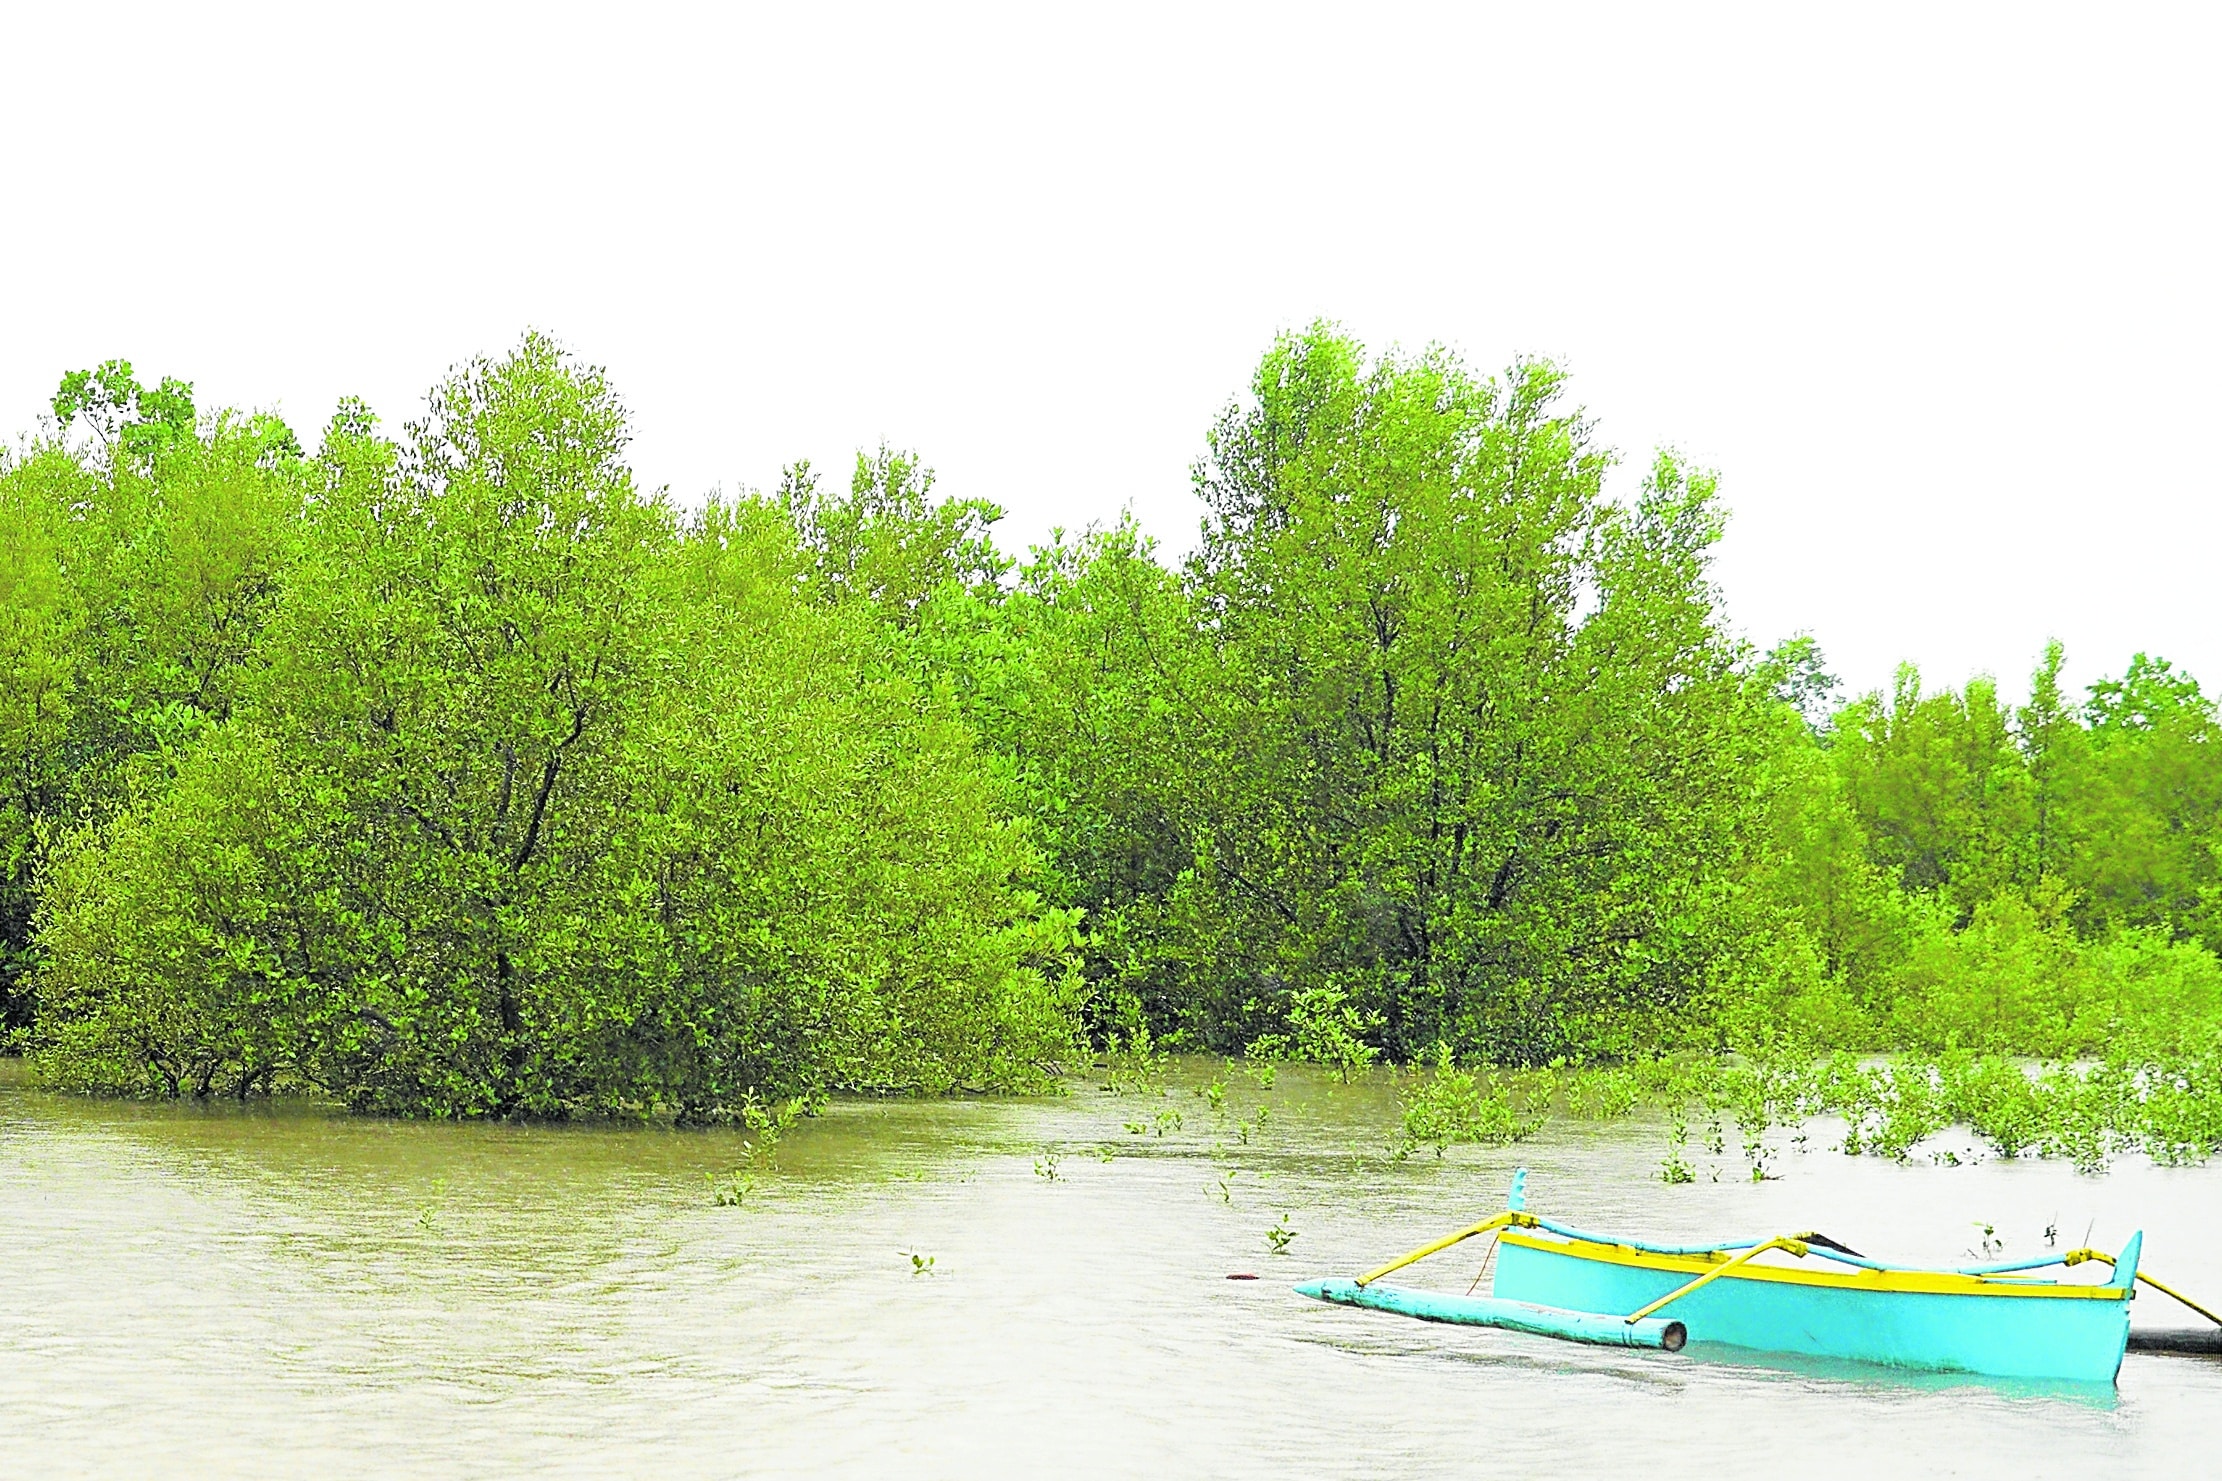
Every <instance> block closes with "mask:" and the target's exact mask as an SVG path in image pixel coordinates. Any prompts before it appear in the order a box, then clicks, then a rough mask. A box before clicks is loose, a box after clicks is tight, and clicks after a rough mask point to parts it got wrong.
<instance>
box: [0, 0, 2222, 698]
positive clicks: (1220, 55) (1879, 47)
mask: <svg viewBox="0 0 2222 1481" xmlns="http://www.w3.org/2000/svg"><path fill="white" fill-rule="evenodd" d="M5 9H6V13H5V16H4V18H0V69H4V70H0V163H4V166H5V186H6V193H5V195H4V196H0V202H4V203H5V204H4V205H0V293H4V294H5V303H4V307H5V316H4V319H0V426H4V427H7V428H11V429H15V430H24V431H27V430H29V429H30V428H32V427H33V425H34V424H35V421H36V418H37V417H38V415H39V414H40V412H41V410H42V409H43V407H44V405H45V403H46V400H47V398H48V397H49V396H50V395H51V394H52V391H53V388H54V383H55V381H56V380H57V378H58V377H59V375H60V373H61V372H62V371H64V370H66V369H69V368H72V367H76V366H82V365H89V364H91V363H94V362H95V361H98V360H100V359H103V358H107V357H110V356H122V357H125V358H128V359H130V360H132V361H133V362H134V363H135V365H136V366H137V367H138V369H139V371H140V372H141V374H142V377H144V378H153V377H157V376H161V375H166V374H167V375H178V376H181V377H183V378H185V379H188V380H191V381H193V382H194V383H195V384H196V386H197V387H198V388H199V392H200V396H201V400H202V403H203V404H204V405H208V404H215V403H231V404H241V405H252V406H262V407H274V408H276V409H278V410H280V411H282V412H283V413H284V414H285V415H286V416H287V417H288V418H289V419H291V420H292V421H293V422H294V423H295V425H296V427H297V428H298V429H300V430H301V431H302V432H303V434H304V436H306V437H311V438H312V439H313V434H314V432H315V431H316V430H317V429H318V428H320V427H321V425H322V423H323V421H324V419H325V418H326V417H327V416H328V415H329V413H330V411H331V408H332V405H333V402H334V401H335V400H336V398H338V397H339V396H341V395H344V394H359V395H362V396H364V397H367V398H368V399H369V400H370V401H371V403H372V404H373V405H374V406H375V407H376V408H377V409H378V410H379V412H380V413H381V414H382V415H383V416H385V417H386V418H387V419H388V420H389V422H392V423H399V422H400V421H401V420H403V419H405V418H407V417H409V416H411V415H414V414H415V412H416V410H417V408H418V406H419V405H420V404H421V399H422V396H423V392H424V390H425V388H426V387H427V386H428V385H430V384H431V382H432V381H433V380H434V379H436V378H437V377H438V376H439V374H440V373H441V372H442V370H443V369H444V368H445V367H446V366H447V365H449V364H450V363H452V362H454V361H456V360H458V359H461V358H463V357H466V356H469V355H472V354H476V353H481V352H499V351H500V350H502V349H503V348H505V347H506V346H508V345H509V344H511V343H512V342H513V341H514V340H515V339H516V337H517V335H518V334H519V333H520V331H521V330H523V329H524V328H525V327H526V326H528V325H529V326H534V327H538V328H541V329H545V330H547V331H549V332H550V333H553V334H554V335H556V336H557V337H558V338H560V339H562V340H563V341H565V342H566V343H567V344H568V345H570V346H571V347H572V348H573V349H574V350H576V351H577V352H578V353H579V354H580V355H582V356H583V357H585V358H587V359H590V360H592V361H595V362H598V363H600V364H603V365H606V366H607V367H608V368H609V370H610V372H611V374H612V376H613V378H614V379H615V381H616V383H617V385H618V386H619V388H620V390H621V392H622V393H623V395H624V397H625V399H626V401H627V402H628V404H629V405H630V406H631V407H632V409H633V412H634V414H635V424H636V428H637V435H636V441H635V444H634V452H635V454H636V457H635V463H636V467H637V469H638V470H639V472H640V474H641V476H642V478H643V480H644V481H645V482H647V483H649V484H651V485H668V486H669V487H670V488H671V490H672V491H673V493H674V495H676V496H677V497H679V498H680V499H682V500H687V501H693V500H697V499H699V498H700V496H701V494H702V493H703V491H705V490H707V489H709V488H711V487H713V486H719V485H722V486H724V487H727V488H733V487H736V486H753V487H764V486H768V485H770V484H771V483H772V482H773V481H774V480H775V479H776V477H777V474H778V470H779V468H780V466H781V465H782V464H783V463H785V462H788V461H791V460H793V459H795V458H798V457H808V458H811V459H812V460H814V461H816V462H817V463H819V464H820V465H821V466H826V467H831V468H833V469H835V470H845V469H846V467H847V465H848V462H849V460H850V459H851V458H852V457H853V454H854V449H856V448H857V447H859V446H861V445H870V444H876V443H878V442H879V441H880V440H882V439H886V440H888V441H890V442H893V443H895V444H896V445H898V446H910V447H915V448H917V449H919V450H920V451H921V452H922V453H923V454H924V455H925V457H926V459H927V461H928V462H930V463H931V464H933V465H934V466H935V467H936V468H938V469H939V471H940V476H941V483H940V487H941V488H942V489H943V490H944V491H947V492H951V493H961V494H978V495H984V496H987V497H989V498H992V499H995V500H997V501H998V502H1000V503H1001V504H1003V505H1004V506H1005V507H1006V508H1008V509H1009V510H1010V518H1009V520H1008V522H1007V523H1006V525H1005V526H1004V527H1003V532H1002V533H1003V534H1004V535H1005V537H1006V543H1008V544H1023V543H1027V542H1030V541H1032V540H1035V539H1038V538H1040V537H1041V535H1042V534H1043V533H1044V532H1045V531H1046V530H1048V529H1049V528H1050V527H1052V526H1055V525H1064V526H1068V527H1077V526H1080V525H1084V524H1086V523H1088V522H1090V521H1092V520H1099V519H1105V518H1109V517H1111V516H1114V515H1115V514H1116V513H1117V511H1118V510H1119V509H1121V508H1122V507H1131V508H1132V509H1133V510H1134V511H1135V513H1136V514H1137V516H1138V517H1139V518H1140V519H1141V520H1142V522H1143V523H1144V524H1145V525H1146V526H1147V527H1148V528H1149V529H1151V530H1152V531H1153V532H1155V533H1156V534H1158V535H1159V536H1160V537H1161V538H1162V539H1163V540H1164V542H1165V543H1166V544H1167V545H1168V546H1170V547H1173V548H1175V549H1185V548H1186V547H1187V546H1188V545H1189V544H1190V543H1191V542H1192V541H1193V539H1194V534H1195V526H1196V521H1197V518H1198V515H1199V513H1200V509H1199V506H1198V505H1197V504H1196V502H1195V501H1194V499H1193V497H1192V495H1191V493H1190V491H1189V479H1188V466H1189V464H1190V462H1191V461H1192V460H1193V459H1194V458H1195V457H1196V455H1197V454H1198V453H1199V452H1200V451H1201V449H1202V445H1203V434H1204V431H1205V429H1206V428H1207V427H1208V426H1209V424H1210V423H1211V420H1212V418H1213V417H1214V415H1215V414H1216V413H1217V412H1218V410H1219V409H1220V408H1221V407H1222V406H1223V405H1224V404H1225V403H1226V402H1227V400H1228V399H1229V398H1230V397H1232V396H1234V395H1235V394H1237V393H1238V392H1239V391H1240V390H1241V389H1242V387H1243V385H1244V383H1245V381H1246V378H1247V375H1248V373H1249V371H1250V369H1251V367H1252V366H1253V365H1254V363H1255V362H1256V360H1257V357H1258V355H1259V354H1260V353H1261V352H1262V351H1263V350H1264V349H1265V347H1266V346H1267V344H1268V343H1269V342H1270V341H1271V339H1272V336H1273V335H1274V334H1275V332H1276V331H1279V330H1282V329H1287V328H1297V327H1301V326H1303V325H1305V324H1306V323H1308V322H1310V321H1312V320H1314V319H1316V318H1322V317H1325V318H1330V319H1334V320H1338V321H1340V322H1341V323H1342V324H1344V325H1345V326H1346V327H1348V328H1349V329H1350V330H1352V331H1353V332H1355V333H1357V334H1358V335H1359V336H1361V337H1362V338H1363V339H1365V340H1366V341H1367V342H1368V343H1369V344H1371V345H1374V346H1377V347H1380V346H1387V345H1391V344H1396V345H1402V346H1404V347H1407V348H1418V347H1420V346H1422V345H1425V344H1426V343H1428V342H1430V341H1441V342H1443V343H1445V344H1448V345H1450V346H1452V347H1454V348H1455V349H1457V350H1458V351H1459V352H1460V353H1462V354H1463V355H1464V356H1465V357H1466V358H1467V359H1468V360H1469V361H1470V362H1471V363H1473V364H1474V365H1476V366H1478V367H1482V368H1492V367H1496V366H1501V365H1502V364H1504V363H1505V362H1507V361H1508V360H1510V359H1511V358H1512V357H1514V356H1516V355H1523V354H1538V355H1547V356H1550V357H1553V358H1556V359H1558V360H1560V361H1561V362H1562V363H1563V364H1565V365H1566V366H1567V367H1568V368H1569V369H1570V371H1571V372H1572V375H1573V388H1574V392H1575V395H1576V397H1577V399H1578V400H1579V401H1580V402H1582V403H1583V404H1584V405H1585V406H1586V407H1587V409H1588V410H1589V412H1590V413H1591V414H1592V415H1593V416H1594V417H1596V418H1597V420H1598V422H1599V425H1600V428H1601V430H1602V433H1603V436H1604V437H1605V439H1606V440H1607V441H1608V442H1610V443H1611V444H1613V445H1614V446H1616V447H1618V448H1620V449H1621V450H1622V451H1623V453H1624V454H1625V455H1626V457H1627V459H1628V464H1629V467H1630V469H1631V470H1634V469H1640V467H1641V465H1642V464H1643V463H1644V462H1645V461H1646V460H1647V459H1648V456H1649V451H1650V449H1651V448H1653V447H1655V446H1657V445H1660V444H1670V445H1673V446H1675V447H1677V448H1679V449H1681V450H1682V451H1684V452H1685V453H1687V454H1688V455H1690V456H1691V457H1692V458H1694V459H1695V460H1697V461H1699V462H1701V463H1703V464H1706V465H1709V466H1711V467H1714V468H1716V469H1718V470H1719V472H1720V474H1721V476H1722V480H1723V489H1724V492H1725V497H1726V499H1727V502H1728V504H1729V506H1730V509H1731V510H1732V519H1731V523H1730V526H1729V534H1728V537H1727V539H1726V541H1725V543H1724V545H1723V548H1722V551H1721V556H1720V561H1719V568H1718V569H1719V578H1720V582H1721V585H1722V588H1723V590H1724V593H1725V597H1726V605H1727V611H1728V615H1729V619H1730V621H1731V622H1732V623H1733V624H1734V626H1735V627H1736V628H1737V629H1738V630H1739V631H1741V632H1742V633H1744V634H1745V635H1747V636H1749V637H1751V638H1752V639H1753V640H1755V641H1758V642H1760V643H1763V644H1764V643H1771V642H1773V641H1775V640H1777V639H1779V638H1780V637H1782V636H1784V635H1786V634H1789V633H1791V632H1794V631H1797V630H1801V629H1804V630H1810V631H1811V632H1813V633H1814V634H1815V635H1816V636H1817V637H1818V638H1819V640H1820V642H1821V644H1822V647H1823V649H1824V651H1825V652H1826V653H1827V654H1828V655H1829V657H1830V659H1831V660H1832V666H1833V667H1834V668H1835V669H1836V671H1837V672H1838V673H1840V674H1841V675H1843V676H1844V678H1845V679H1846V680H1847V681H1848V682H1849V683H1850V684H1851V685H1852V686H1854V687H1866V686H1869V685H1874V684H1881V683H1885V682H1887V680H1888V677H1889V675H1890V672H1891V670H1892V668H1893V667H1894V666H1895V665H1896V664H1897V662H1898V661H1899V660H1901V659H1913V660H1915V661H1917V662H1919V663H1920V665H1921V666H1922V669H1923V671H1924V673H1925V674H1926V675H1928V676H1929V677H1930V678H1932V679H1934V680H1949V681H1953V682H1957V681H1959V680H1961V679H1964V678H1965V677H1966V676H1967V675H1969V674H1970V673H1973V672H1979V671H1987V672H1991V673H1995V674H1997V675H1998V676H1999V677H2000V678H2001V679H2002V680H2004V681H2006V683H2007V685H2008V687H2009V688H2011V689H2014V690H2017V691H2018V690H2020V689H2022V688H2023V687H2024V684H2025V678H2026V675H2027V672H2028V670H2029V668H2030V666H2031V664H2032V662H2033V661H2034V659H2035V657H2036V654H2037V651H2038V649H2039V648H2040V647H2041V646H2042V644H2043V643H2044V641H2045V640H2046V639H2047V638H2048V637H2058V638H2060V639H2061V640H2063V641H2064V642H2065V643H2066V644H2067V645H2068V649H2069V656H2070V666H2071V673H2072V676H2073V677H2075V678H2076V679H2077V681H2078V682H2085V681H2088V680H2089V679H2091V678H2094V677H2096V676H2098V675H2099V674H2101V673H2108V672H2117V671H2119V670H2120V668H2121V667H2122V666H2123V665H2124V664H2125V663H2126V662H2127V660H2128V658H2129V656H2130V654H2131V653H2132V652H2134V651H2136V650H2138V649H2146V650H2149V651H2152V652H2156V653H2160V654H2165V655H2167V656H2169V657H2171V658H2174V659H2176V660H2177V661H2178V662H2179V663H2182V664H2185V665H2188V666H2189V667H2191V668H2192V669H2193V671H2194V672H2197V673H2200V674H2203V675H2205V676H2206V677H2207V679H2208V680H2209V687H2210V689H2211V688H2222V623H2218V622H2217V620H2216V615H2215V600H2214V590H2215V581H2214V577H2213V571H2214V565H2215V559H2216V549H2217V541H2218V536H2222V498H2218V495H2222V475H2218V473H2217V467H2218V461H2217V453H2218V449H2217V447H2216V442H2217V436H2216V432H2217V421H2216V411H2217V406H2218V404H2222V397H2218V392H2222V369H2218V362H2217V349H2218V346H2222V287H2218V281H2217V279H2218V271H2222V230H2218V225H2222V204H2218V194H2222V192H2218V186H2222V171H2218V168H2217V166H2218V160H2217V155H2218V150H2222V87H2218V86H2217V83H2216V78H2217V77H2218V76H2222V44H2218V43H2222V26H2218V23H2217V20H2216V16H2217V14H2218V11H2217V9H2216V8H2215V7H2213V6H2201V7H2185V8H2183V9H2137V8H2133V7H2126V6H2121V5H2109V6H2081V7H2076V8H2073V9H2069V8H2064V7H2063V8H2057V9H2055V8H2047V7H2040V6H2031V5H2027V4H2021V5H2012V6H1999V7H1979V6H1946V5H1940V4H1937V3H1933V0H1932V3H1926V4H1921V5H1915V6H1905V7H1894V6H1888V5H1878V4H1873V3H1864V4H1860V5H1857V6H1847V7H1844V8H1842V9H1840V10H1837V11H1834V12H1828V11H1825V10H1824V9H1823V8H1822V7H1818V6H1783V5H1780V4H1773V5H1766V6H1754V7H1749V8H1731V7H1717V8H1716V7H1690V6H1672V5H1659V4H1643V5H1630V6H1615V7H1595V8H1583V7H1573V6H1542V5H1536V4H1532V3H1531V4H1525V5H1521V6H1519V7H1516V8H1515V7H1505V8H1490V7H1485V6H1481V5H1461V6H1456V7H1445V8H1442V9H1432V8H1400V7H1391V6H1385V5H1380V4H1370V5H1356V4H1352V5H1347V6H1342V7H1336V8H1319V9H1307V8H1303V7H1299V6H1295V5H1290V4H1275V5H1268V6H1259V7H1255V8H1237V7H1212V6H1204V5H1197V4H1186V5H1178V6H1170V7H1164V8H1153V7H1149V6H1142V5H1136V4H1121V5H1118V6H1108V7H1097V8H1090V9H1086V10H1084V9H1083V8H1082V7H1078V6H1048V5H1039V4H1037V5H1032V6H1025V7H1013V8H1010V9H1006V10H999V11H998V10H986V9H973V8H961V9H960V8H940V7H932V6H920V5H910V6H900V7H888V8H886V9H844V8H838V7H835V6H831V5H809V6H802V5H780V6H765V7H761V8H747V7H737V6H722V7H717V8H716V9H714V10H713V9H711V8H709V7H704V8H702V9H700V10H695V9H680V8H668V9H667V8H660V7H654V6H648V5H641V4H632V5H625V6H615V5H612V6H607V7H602V8H600V9H598V10H594V11H581V12H568V11H565V10H563V9H561V8H559V7H553V6H548V5H536V6H531V7H519V8H517V9H515V10H513V11H506V12H505V11H500V10H495V9H491V8H481V7H472V6H468V5H460V4H452V3H450V4H440V5H435V6H427V7H423V8H421V9H418V8H412V7H408V6H403V5H395V4H382V5H379V6H349V7H319V6H304V5H298V4H294V5H287V6H283V7H271V8H268V9H263V10H246V9H237V8H232V7H223V6H216V5H196V4H190V3H186V4H169V5H164V6H160V7H156V8H150V9H146V10H143V11H142V10H131V9H125V8H121V7H103V6H97V5H69V6H64V5H48V6H36V7H34V6H29V5H11V6H8V7H6V8H5Z"/></svg>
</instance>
